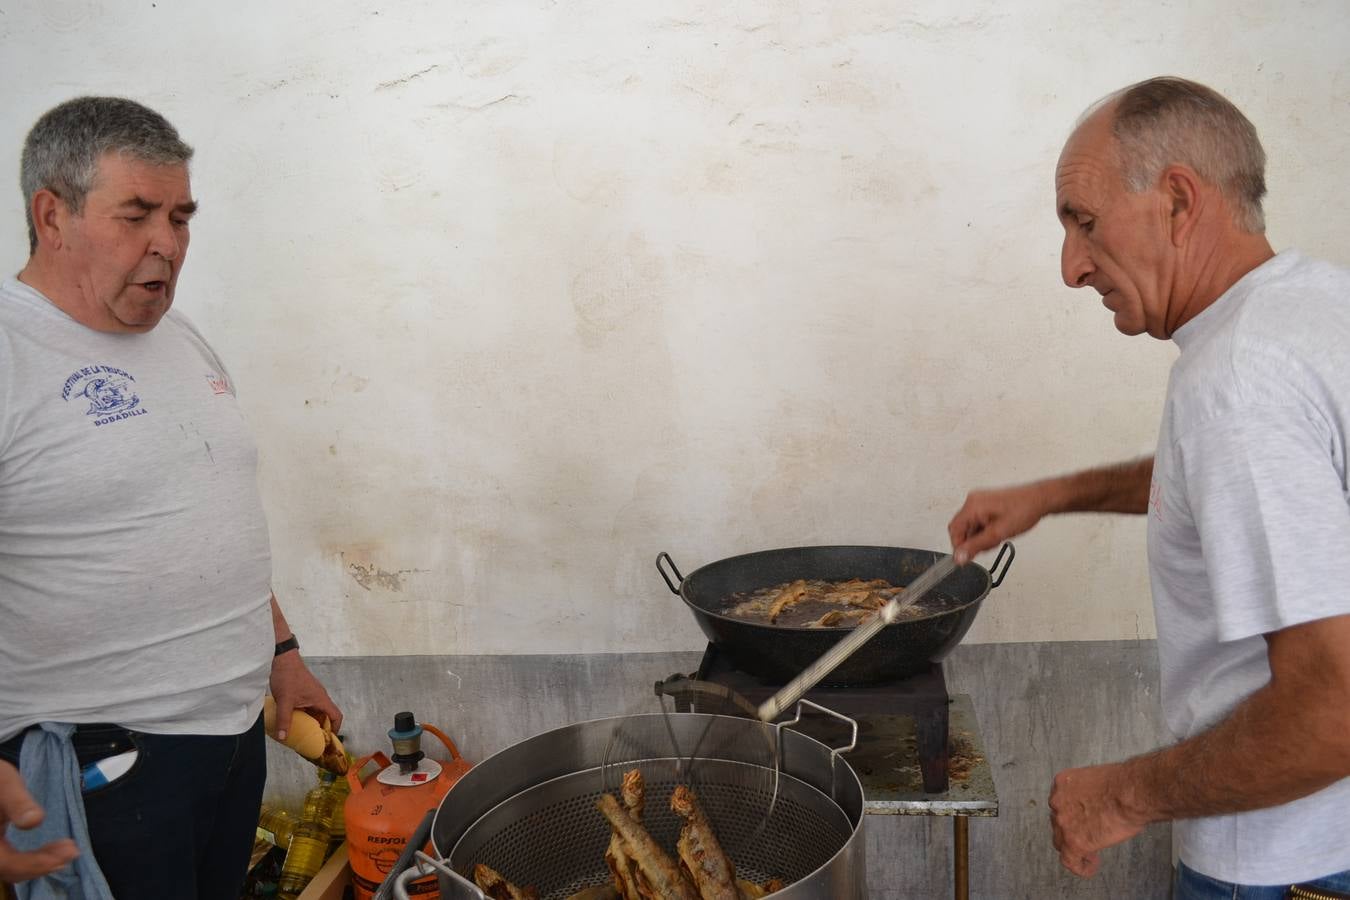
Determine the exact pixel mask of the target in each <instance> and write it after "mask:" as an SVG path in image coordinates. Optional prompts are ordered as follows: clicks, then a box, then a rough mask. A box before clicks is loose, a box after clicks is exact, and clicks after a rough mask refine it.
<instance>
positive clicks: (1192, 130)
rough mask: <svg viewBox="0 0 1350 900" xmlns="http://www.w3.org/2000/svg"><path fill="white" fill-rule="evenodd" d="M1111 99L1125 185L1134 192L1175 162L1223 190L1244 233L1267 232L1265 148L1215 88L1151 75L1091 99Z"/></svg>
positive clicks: (1244, 120) (1241, 116)
mask: <svg viewBox="0 0 1350 900" xmlns="http://www.w3.org/2000/svg"><path fill="white" fill-rule="evenodd" d="M1107 103H1111V104H1114V109H1113V111H1112V115H1113V118H1112V121H1111V132H1112V134H1114V135H1115V138H1116V150H1117V153H1118V154H1119V163H1120V170H1121V174H1122V175H1123V176H1124V178H1125V186H1126V188H1128V189H1129V190H1130V191H1132V192H1134V193H1138V192H1140V191H1144V190H1147V189H1148V188H1150V187H1152V186H1154V185H1155V184H1157V183H1158V178H1159V176H1161V175H1162V171H1163V169H1165V168H1166V167H1167V166H1169V165H1174V164H1177V163H1180V164H1182V165H1186V166H1190V167H1191V168H1192V169H1194V170H1195V172H1196V174H1197V175H1199V176H1200V177H1201V178H1203V179H1205V180H1206V181H1208V182H1210V183H1211V184H1214V185H1216V186H1217V187H1218V188H1219V190H1220V191H1222V192H1223V195H1224V197H1226V198H1227V199H1228V202H1229V203H1230V204H1232V206H1233V219H1234V222H1235V223H1236V224H1237V226H1238V227H1239V228H1241V229H1242V230H1243V231H1246V232H1249V233H1251V234H1261V233H1263V232H1264V231H1265V230H1266V222H1265V214H1264V213H1263V212H1262V210H1261V198H1262V197H1264V196H1265V195H1266V151H1265V150H1263V149H1262V148H1261V140H1260V138H1258V137H1257V136H1256V127H1255V126H1254V125H1252V123H1251V121H1250V120H1248V118H1247V117H1246V116H1244V115H1243V114H1242V112H1241V111H1240V110H1239V109H1238V108H1237V107H1236V106H1234V105H1233V104H1232V103H1231V102H1230V101H1229V100H1227V99H1226V98H1225V97H1224V96H1223V95H1221V94H1220V93H1219V92H1218V91H1215V90H1214V89H1212V88H1208V87H1205V86H1204V85H1203V84H1197V83H1196V82H1194V81H1187V80H1186V79H1184V78H1173V77H1163V78H1150V79H1148V80H1147V81H1141V82H1139V83H1138V84H1132V85H1130V86H1129V87H1127V88H1124V89H1122V90H1120V91H1117V92H1116V93H1114V94H1112V95H1111V96H1109V97H1107V98H1106V99H1105V100H1104V101H1102V102H1101V103H1099V104H1097V108H1100V107H1101V106H1103V105H1105V104H1107Z"/></svg>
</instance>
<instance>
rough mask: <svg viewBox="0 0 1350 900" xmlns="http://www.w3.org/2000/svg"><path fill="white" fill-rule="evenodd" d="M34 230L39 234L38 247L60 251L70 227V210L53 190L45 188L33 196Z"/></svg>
mask: <svg viewBox="0 0 1350 900" xmlns="http://www.w3.org/2000/svg"><path fill="white" fill-rule="evenodd" d="M32 211H33V229H34V230H35V231H36V232H37V240H38V247H39V248H42V247H46V248H47V249H49V250H60V249H61V247H62V246H63V245H64V243H65V232H66V229H67V228H68V227H69V225H68V223H69V221H70V209H69V208H68V207H67V206H66V201H64V200H62V199H61V198H60V197H58V196H56V194H55V193H53V192H52V191H51V190H49V189H47V188H43V189H42V190H40V191H37V192H36V193H35V194H33V208H32Z"/></svg>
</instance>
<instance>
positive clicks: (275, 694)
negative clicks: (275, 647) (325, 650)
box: [270, 650, 342, 740]
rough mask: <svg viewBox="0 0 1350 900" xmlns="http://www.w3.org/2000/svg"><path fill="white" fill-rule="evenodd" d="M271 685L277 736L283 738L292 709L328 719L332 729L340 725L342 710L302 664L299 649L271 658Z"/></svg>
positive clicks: (287, 729) (334, 730) (335, 731)
mask: <svg viewBox="0 0 1350 900" xmlns="http://www.w3.org/2000/svg"><path fill="white" fill-rule="evenodd" d="M270 687H271V692H272V699H274V700H276V701H277V740H285V739H286V733H287V732H288V731H289V730H290V728H291V710H294V709H303V710H305V711H306V712H308V713H311V714H312V715H313V716H314V717H315V718H316V719H319V721H320V722H322V721H323V720H324V719H327V720H328V722H329V723H330V724H331V726H332V729H333V732H334V733H337V731H338V730H339V729H340V728H341V727H342V710H340V709H338V707H337V704H336V703H334V702H333V698H332V697H329V696H328V691H326V690H324V688H323V685H322V684H320V683H319V679H317V678H315V677H314V673H313V672H311V671H310V670H309V667H308V666H306V665H305V661H304V660H303V659H301V658H300V653H299V651H297V650H291V651H290V652H287V653H283V654H281V655H280V656H278V657H276V658H274V659H273V660H272V678H271V682H270Z"/></svg>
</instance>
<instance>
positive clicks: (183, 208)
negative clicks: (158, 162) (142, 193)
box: [119, 196, 197, 216]
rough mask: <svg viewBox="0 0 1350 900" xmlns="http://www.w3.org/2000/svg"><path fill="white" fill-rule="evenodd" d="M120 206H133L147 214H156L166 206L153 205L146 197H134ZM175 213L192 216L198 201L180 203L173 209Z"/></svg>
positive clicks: (161, 204)
mask: <svg viewBox="0 0 1350 900" xmlns="http://www.w3.org/2000/svg"><path fill="white" fill-rule="evenodd" d="M119 205H120V206H131V207H134V208H136V209H141V210H145V211H146V212H154V211H155V210H157V209H159V208H160V207H161V206H163V205H164V204H163V203H151V202H150V201H149V200H146V199H145V198H144V197H139V196H137V197H132V198H130V199H128V200H123V201H122V202H121V203H120V204H119ZM173 211H174V212H176V213H181V214H182V215H185V216H190V215H192V214H194V213H195V212H197V201H196V200H189V201H188V202H187V203H180V204H178V205H177V206H175V207H174V208H173Z"/></svg>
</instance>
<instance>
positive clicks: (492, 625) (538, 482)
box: [0, 0, 1350, 655]
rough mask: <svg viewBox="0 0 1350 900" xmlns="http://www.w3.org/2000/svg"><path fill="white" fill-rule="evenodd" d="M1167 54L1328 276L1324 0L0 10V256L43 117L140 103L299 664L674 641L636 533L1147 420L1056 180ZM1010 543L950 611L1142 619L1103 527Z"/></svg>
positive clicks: (1333, 99) (1113, 634)
mask: <svg viewBox="0 0 1350 900" xmlns="http://www.w3.org/2000/svg"><path fill="white" fill-rule="evenodd" d="M958 10H959V11H958ZM1160 73H1174V74H1180V75H1185V76H1188V77H1192V78H1196V79H1198V80H1200V81H1203V82H1206V83H1208V84H1210V85H1212V86H1214V87H1216V88H1218V89H1219V90H1221V91H1223V92H1224V93H1226V94H1227V95H1228V96H1229V97H1231V98H1232V99H1233V100H1234V101H1235V102H1237V104H1238V105H1239V106H1240V107H1241V108H1243V109H1244V110H1245V111H1246V112H1247V114H1248V115H1249V116H1250V118H1251V119H1252V120H1253V121H1254V122H1255V123H1256V125H1257V127H1258V129H1259V130H1260V132H1261V135H1262V138H1263V139H1264V141H1265V144H1266V148H1267V151H1268V153H1269V156H1270V166H1269V184H1270V199H1269V204H1268V222H1269V233H1270V235H1271V238H1272V242H1273V243H1274V244H1275V246H1276V247H1277V248H1284V247H1290V246H1298V247H1300V248H1301V249H1303V250H1304V251H1306V252H1309V253H1312V254H1315V255H1321V256H1326V257H1330V258H1333V259H1336V260H1338V261H1340V262H1341V263H1346V264H1350V250H1347V235H1350V212H1347V203H1346V200H1347V199H1350V198H1348V196H1347V189H1346V186H1347V184H1350V14H1348V13H1347V7H1346V5H1345V4H1344V3H1343V2H1340V0H1326V2H1302V3H1298V4H1283V3H1272V2H1268V0H1267V2H1247V0H1242V2H1235V0H1193V2H1189V3H1163V2H1144V0H1134V2H1128V3H1126V2H1102V3H1095V4H1083V3H1078V2H1069V0H1062V2H1058V0H1040V2H1020V3H1018V2H1012V3H1010V2H1006V0H1004V2H979V3H965V4H953V3H948V2H934V0H930V2H918V3H915V2H907V3H898V2H897V3H879V2H849V3H838V2H820V3H733V4H724V3H697V2H685V0H672V2H662V3H649V2H633V3H558V2H548V3H546V2H532V3H518V2H500V0H493V2H460V3H437V2H378V0H376V2H368V3H354V2H350V0H333V2H327V3H313V4H299V3H288V2H275V0H273V2H266V3H263V2H235V3H228V4H227V3H206V2H194V3H183V2H172V0H157V2H151V0H138V2H135V3H131V2H95V0H74V2H53V0H20V2H14V0H0V83H3V84H4V86H5V91H4V92H5V96H6V99H5V104H4V113H3V124H4V128H3V132H2V133H0V170H3V171H6V172H10V173H12V176H11V180H10V181H9V182H8V186H6V187H5V189H4V191H3V193H0V213H3V215H0V248H4V250H3V254H2V255H0V259H2V260H3V261H4V262H3V264H4V265H5V266H8V269H9V270H10V271H17V269H18V268H19V267H20V266H21V265H22V263H23V259H24V256H25V255H26V246H27V245H26V239H25V236H24V230H23V215H22V203H21V200H20V197H19V193H18V189H17V171H18V154H19V147H20V142H21V139H22V136H23V134H24V132H25V131H26V129H27V128H28V127H29V126H30V125H31V123H32V122H33V120H34V119H36V117H37V116H38V115H40V114H41V112H43V111H44V110H45V109H47V108H48V107H50V106H51V105H53V104H54V103H56V102H59V101H60V100H63V99H66V98H67V97H70V96H73V95H76V94H80V93H117V94H124V95H128V96H133V97H136V98H138V99H141V100H143V101H144V102H147V103H149V104H150V105H152V106H154V107H156V108H158V109H159V110H161V111H162V112H164V113H165V114H166V115H167V116H168V117H169V118H170V119H171V120H172V121H173V122H174V123H175V124H176V125H177V126H178V127H179V129H180V130H181V132H182V133H183V135H184V137H185V138H186V139H187V140H188V141H189V142H191V143H193V144H194V145H195V146H196V147H197V151H198V152H197V158H196V162H195V164H194V187H195V190H196V193H197V194H198V197H199V199H200V201H201V205H202V211H201V213H200V215H199V217H198V219H197V220H196V221H195V222H194V224H193V246H192V252H191V261H190V263H189V265H188V266H187V268H186V270H185V274H184V276H183V278H182V281H181V282H180V289H179V300H178V303H179V305H180V307H181V308H183V309H185V310H187V311H188V312H189V313H190V314H191V315H192V316H193V317H194V318H195V319H196V320H197V322H198V323H199V324H200V325H201V326H202V328H203V329H204V330H205V331H206V333H207V334H208V335H209V336H210V337H211V338H212V339H213V340H214V341H215V343H216V344H217V346H218V349H219V350H220V351H221V353H222V354H223V355H224V357H225V358H226V360H227V361H228V362H229V363H230V365H231V367H232V370H233V374H234V376H235V379H236V381H237V383H238V386H239V389H240V392H241V397H242V400H243V402H244V404H245V405H246V406H247V408H248V410H249V412H250V414H251V417H252V420H253V422H254V424H255V425H256V428H257V433H258V439H259V443H260V446H261V451H262V457H263V463H264V467H263V473H262V487H263V491H264V494H265V501H266V505H267V509H268V512H269V519H270V523H271V528H272V541H273V548H274V554H275V571H276V578H275V582H276V587H277V591H278V594H279V596H280V597H281V598H282V600H283V603H284V606H285V608H286V609H287V611H288V614H289V617H290V618H291V620H292V623H293V625H294V627H295V629H296V630H297V632H299V633H300V634H301V635H302V636H303V640H304V643H305V648H306V652H307V653H310V654H337V655H349V654H351V655H355V654H385V653H402V652H408V653H434V652H469V653H473V652H550V651H601V650H618V649H625V650H645V649H666V648H670V649H676V648H693V647H696V646H699V645H700V639H699V636H698V632H697V629H696V628H695V627H694V625H693V623H692V621H691V620H690V617H689V616H688V614H687V612H686V611H685V610H684V608H683V606H682V605H681V604H679V602H678V601H677V600H675V598H673V597H671V596H670V594H669V593H668V592H667V590H666V588H665V586H664V585H663V584H662V582H661V581H660V579H659V578H658V576H657V574H656V572H655V570H654V569H653V567H652V559H653V557H655V555H656V553H657V552H658V551H660V550H668V551H670V552H671V553H672V554H673V555H674V557H675V559H676V561H677V562H679V563H680V564H681V565H682V566H683V567H684V568H685V569H686V570H688V569H691V568H695V567H697V566H698V565H701V564H702V563H705V562H711V561H713V560H715V559H718V558H721V557H723V556H727V555H731V554H733V553H737V552H744V551H748V550H753V549H761V548H768V547H776V546H787V545H794V544H815V543H853V542H858V543H886V544H899V545H903V546H917V547H933V548H936V547H945V546H946V522H947V520H948V518H949V517H950V516H951V514H952V513H953V512H954V511H955V509H956V507H957V506H958V505H959V504H960V502H961V500H962V498H963V496H964V494H965V492H966V490H968V489H969V488H972V487H975V486H980V485H988V484H998V483H1004V482H1010V481H1016V480H1021V479H1027V478H1031V477H1034V476H1038V475H1042V474H1050V473H1053V472H1056V471H1059V470H1063V469H1065V468H1069V467H1079V466H1085V465H1088V464H1093V463H1097V462H1103V461H1107V460H1114V459H1119V458H1124V457H1128V456H1132V455H1137V454H1139V453H1143V452H1148V451H1149V450H1151V448H1152V444H1153V439H1154V434H1155V425H1156V416H1157V413H1158V410H1159V408H1160V406H1161V397H1162V391H1163V388H1164V385H1165V382H1166V373H1167V367H1168V365H1169V363H1170V361H1171V359H1172V358H1173V352H1172V350H1171V348H1170V346H1168V345H1164V344H1161V343H1158V342H1156V341H1153V340H1151V339H1149V338H1134V339H1126V338H1123V337H1121V336H1120V335H1118V334H1117V333H1115V332H1114V331H1113V330H1112V327H1111V321H1110V315H1109V313H1107V312H1106V311H1105V310H1103V309H1102V308H1101V307H1100V305H1099V303H1098V302H1097V300H1096V295H1095V294H1093V293H1090V292H1074V291H1071V290H1069V289H1068V288H1065V287H1064V286H1063V285H1062V284H1061V283H1060V280H1059V262H1058V252H1059V243H1058V241H1059V236H1060V232H1059V226H1058V224H1057V222H1056V220H1055V216H1054V212H1053V193H1052V170H1053V166H1054V161H1055V158H1056V156H1057V154H1058V151H1059V147H1060V144H1061V142H1062V140H1063V138H1064V137H1065V136H1066V134H1067V132H1068V130H1069V128H1070V126H1071V124H1072V122H1073V120H1074V119H1075V117H1076V116H1077V115H1078V113H1079V112H1080V111H1081V110H1082V109H1083V108H1084V107H1085V106H1086V105H1088V104H1089V103H1091V102H1092V101H1094V100H1096V99H1097V98H1098V97H1100V96H1101V95H1103V94H1105V93H1107V92H1108V91H1110V90H1113V89H1115V88H1118V87H1121V86H1123V85H1124V84H1127V83H1129V82H1132V81H1135V80H1138V79H1141V78H1144V77H1148V76H1150V75H1154V74H1160ZM1018 548H1019V555H1018V559H1017V563H1016V565H1015V566H1014V569H1013V571H1012V574H1011V575H1010V577H1009V580H1008V582H1007V584H1005V586H1004V587H1003V588H1002V589H1000V590H999V591H998V592H997V595H996V599H995V600H991V601H990V602H989V603H988V604H986V606H985V609H984V611H983V612H982V613H981V617H980V619H979V621H978V622H977V623H976V626H975V629H974V631H973V632H972V634H971V636H970V638H969V640H972V641H1010V640H1061V639H1062V640H1068V639H1115V638H1131V637H1135V636H1142V637H1150V636H1152V634H1153V620H1152V614H1151V611H1150V606H1149V599H1148V584H1147V577H1146V573H1145V570H1144V562H1143V529H1142V521H1130V520H1119V521H1117V520H1108V519H1095V518H1088V519H1078V520H1076V521H1061V522H1052V523H1047V524H1045V525H1043V526H1042V527H1041V528H1040V529H1039V530H1038V531H1036V532H1035V533H1033V534H1032V535H1029V536H1027V537H1025V538H1024V539H1022V540H1021V541H1020V542H1019V544H1018Z"/></svg>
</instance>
